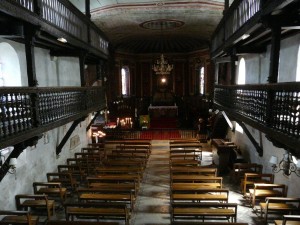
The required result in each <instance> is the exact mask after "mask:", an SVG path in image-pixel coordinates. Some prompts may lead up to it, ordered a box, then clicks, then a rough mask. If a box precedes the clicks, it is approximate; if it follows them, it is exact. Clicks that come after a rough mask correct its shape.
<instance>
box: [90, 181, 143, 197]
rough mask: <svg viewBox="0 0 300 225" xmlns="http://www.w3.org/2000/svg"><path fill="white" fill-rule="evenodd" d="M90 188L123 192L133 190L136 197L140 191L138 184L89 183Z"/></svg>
mask: <svg viewBox="0 0 300 225" xmlns="http://www.w3.org/2000/svg"><path fill="white" fill-rule="evenodd" d="M89 187H90V188H101V189H104V190H105V189H107V190H110V189H121V190H128V191H129V190H131V191H132V192H133V193H134V195H136V194H137V192H138V190H139V187H138V185H137V184H136V183H118V184H116V183H104V182H101V183H97V182H95V183H93V182H92V183H89Z"/></svg>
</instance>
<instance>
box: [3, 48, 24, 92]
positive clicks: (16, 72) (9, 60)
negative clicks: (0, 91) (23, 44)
mask: <svg viewBox="0 0 300 225" xmlns="http://www.w3.org/2000/svg"><path fill="white" fill-rule="evenodd" d="M0 86H2V87H3V86H6V87H8V86H22V82H21V69H20V63H19V58H18V55H17V53H16V51H15V49H14V48H13V47H12V46H11V45H10V44H8V43H6V42H2V43H0Z"/></svg>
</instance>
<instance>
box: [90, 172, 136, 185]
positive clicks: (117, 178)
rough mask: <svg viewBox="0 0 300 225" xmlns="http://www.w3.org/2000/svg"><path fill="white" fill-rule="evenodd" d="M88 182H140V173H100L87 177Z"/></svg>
mask: <svg viewBox="0 0 300 225" xmlns="http://www.w3.org/2000/svg"><path fill="white" fill-rule="evenodd" d="M86 179H87V181H88V183H91V182H96V181H97V182H111V183H125V182H126V183H137V184H139V183H140V179H141V178H140V176H139V174H99V175H96V176H91V177H87V178H86Z"/></svg>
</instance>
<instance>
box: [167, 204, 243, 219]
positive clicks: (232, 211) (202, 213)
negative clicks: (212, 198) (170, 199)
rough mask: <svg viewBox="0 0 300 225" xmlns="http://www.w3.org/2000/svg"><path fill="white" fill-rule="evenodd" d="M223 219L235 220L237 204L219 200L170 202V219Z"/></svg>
mask: <svg viewBox="0 0 300 225" xmlns="http://www.w3.org/2000/svg"><path fill="white" fill-rule="evenodd" d="M199 218H201V219H202V220H203V222H204V220H206V219H213V220H217V219H225V220H230V221H231V222H236V219H237V204H236V203H219V202H200V203H186V202H180V203H172V209H171V220H172V222H174V221H175V220H176V219H180V220H182V219H195V220H197V219H199Z"/></svg>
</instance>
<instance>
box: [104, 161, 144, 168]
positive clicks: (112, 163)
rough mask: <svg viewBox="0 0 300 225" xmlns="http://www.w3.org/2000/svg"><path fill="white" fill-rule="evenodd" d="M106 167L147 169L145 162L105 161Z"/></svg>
mask: <svg viewBox="0 0 300 225" xmlns="http://www.w3.org/2000/svg"><path fill="white" fill-rule="evenodd" d="M103 163H104V165H105V166H126V167H132V166H133V167H136V166H139V167H142V168H143V169H144V168H145V167H146V161H145V160H142V161H141V160H132V159H131V160H105V161H104V162H103Z"/></svg>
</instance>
